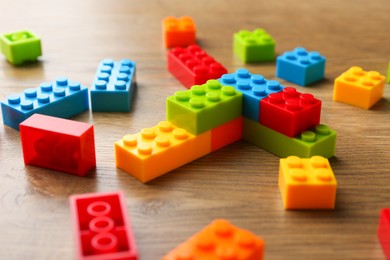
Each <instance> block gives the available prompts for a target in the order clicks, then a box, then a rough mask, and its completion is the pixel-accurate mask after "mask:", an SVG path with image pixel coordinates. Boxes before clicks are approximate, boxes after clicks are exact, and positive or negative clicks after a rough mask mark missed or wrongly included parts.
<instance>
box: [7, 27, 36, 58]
mask: <svg viewBox="0 0 390 260" xmlns="http://www.w3.org/2000/svg"><path fill="white" fill-rule="evenodd" d="M0 47H1V52H2V53H3V54H4V56H5V57H6V59H7V60H8V61H9V62H10V63H12V64H14V65H20V64H22V63H25V62H31V61H36V60H37V59H38V57H39V56H41V55H42V50H41V39H40V38H39V37H38V36H37V35H36V34H34V33H33V32H31V31H19V32H14V33H6V34H2V35H0Z"/></svg>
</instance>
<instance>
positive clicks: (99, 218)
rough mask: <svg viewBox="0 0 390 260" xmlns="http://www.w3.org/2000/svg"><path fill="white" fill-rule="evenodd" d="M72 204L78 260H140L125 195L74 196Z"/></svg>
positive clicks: (93, 194) (92, 194)
mask: <svg viewBox="0 0 390 260" xmlns="http://www.w3.org/2000/svg"><path fill="white" fill-rule="evenodd" d="M69 200H70V209H71V214H72V222H73V233H74V236H75V241H76V246H77V255H76V257H77V259H82V260H92V259H93V260H103V259H104V260H110V259H115V260H118V259H129V260H137V259H138V251H137V248H136V245H135V240H134V235H133V232H132V230H131V225H130V221H129V218H128V216H127V213H126V212H127V209H126V204H125V199H124V195H123V193H122V192H111V193H89V194H81V195H73V196H71V197H70V198H69Z"/></svg>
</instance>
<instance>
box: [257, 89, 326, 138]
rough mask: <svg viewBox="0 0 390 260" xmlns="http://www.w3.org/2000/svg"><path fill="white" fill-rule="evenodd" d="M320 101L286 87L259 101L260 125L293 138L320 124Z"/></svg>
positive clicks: (310, 95)
mask: <svg viewBox="0 0 390 260" xmlns="http://www.w3.org/2000/svg"><path fill="white" fill-rule="evenodd" d="M320 117H321V101H320V100H318V99H316V98H315V97H314V96H313V95H312V94H306V93H300V92H298V91H297V90H296V89H295V88H292V87H287V88H285V89H284V90H283V91H282V92H278V93H272V94H270V95H269V96H268V97H266V98H263V99H262V100H261V101H260V116H259V122H260V124H262V125H264V126H266V127H269V128H271V129H273V130H275V131H278V132H279V133H282V134H284V135H287V136H289V137H294V136H296V135H298V134H300V133H302V132H303V131H306V130H308V129H309V128H313V127H315V126H316V125H318V124H319V123H320Z"/></svg>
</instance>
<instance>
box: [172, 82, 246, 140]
mask: <svg viewBox="0 0 390 260" xmlns="http://www.w3.org/2000/svg"><path fill="white" fill-rule="evenodd" d="M241 111H242V94H241V93H240V92H238V91H236V90H235V89H234V88H233V87H231V86H222V85H221V84H220V83H219V82H218V80H209V81H207V83H206V84H204V85H201V86H193V87H192V88H191V89H189V90H186V91H178V92H176V93H175V95H174V96H170V97H168V98H167V120H168V121H170V122H172V124H174V125H176V126H177V127H181V128H184V129H186V130H187V131H188V132H190V133H191V134H193V135H198V134H201V133H203V132H205V131H209V130H211V129H213V128H216V127H217V126H220V125H223V124H225V123H227V122H229V121H231V120H233V119H235V118H237V117H239V116H241Z"/></svg>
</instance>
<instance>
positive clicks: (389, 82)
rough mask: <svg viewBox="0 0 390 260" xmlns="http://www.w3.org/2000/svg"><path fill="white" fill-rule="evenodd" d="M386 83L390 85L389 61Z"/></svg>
mask: <svg viewBox="0 0 390 260" xmlns="http://www.w3.org/2000/svg"><path fill="white" fill-rule="evenodd" d="M386 82H387V83H388V84H390V61H389V65H388V67H387V79H386Z"/></svg>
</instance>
